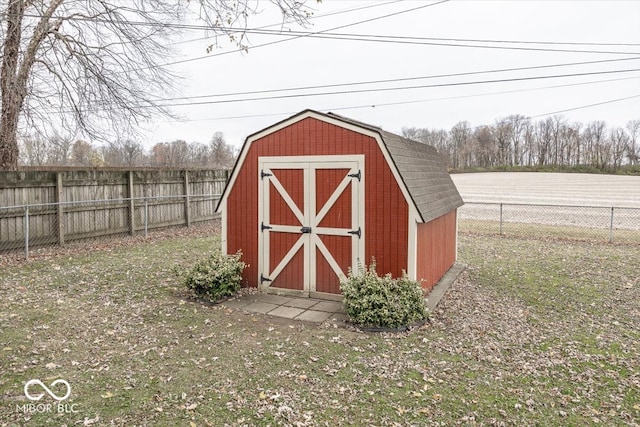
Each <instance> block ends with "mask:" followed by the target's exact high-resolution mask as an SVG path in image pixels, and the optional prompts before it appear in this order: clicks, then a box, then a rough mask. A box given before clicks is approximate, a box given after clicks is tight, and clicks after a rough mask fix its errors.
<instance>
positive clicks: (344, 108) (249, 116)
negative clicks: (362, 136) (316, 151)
mask: <svg viewBox="0 0 640 427" xmlns="http://www.w3.org/2000/svg"><path fill="white" fill-rule="evenodd" d="M636 78H637V77H623V78H618V79H606V80H595V81H590V82H581V83H568V84H562V85H552V86H542V87H536V88H529V89H514V90H505V91H498V92H485V93H476V94H469V95H459V96H447V97H441V98H429V99H418V100H411V101H398V102H385V103H370V104H365V105H352V106H349V107H335V108H322V109H321V110H322V111H340V110H356V109H362V108H378V107H389V106H396V105H406V104H419V103H423V102H434V101H449V100H454V99H464V98H477V97H482V96H491V95H502V94H508V93H520V92H531V91H537V90H546V89H557V88H562V87H572V86H584V85H590V84H599V83H609V82H615V81H622V80H632V79H636ZM295 113H297V111H293V112H280V113H265V114H250V115H240V116H225V117H210V118H206V119H187V120H168V121H165V122H163V123H187V122H202V121H214V120H230V119H244V118H255V117H270V116H284V115H291V114H295Z"/></svg>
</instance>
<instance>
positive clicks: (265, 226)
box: [260, 222, 273, 231]
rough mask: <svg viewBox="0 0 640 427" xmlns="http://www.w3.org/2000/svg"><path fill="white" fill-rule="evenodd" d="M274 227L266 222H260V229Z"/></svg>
mask: <svg viewBox="0 0 640 427" xmlns="http://www.w3.org/2000/svg"><path fill="white" fill-rule="evenodd" d="M272 228H273V227H272V226H270V225H264V222H261V223H260V231H264V230H271V229H272Z"/></svg>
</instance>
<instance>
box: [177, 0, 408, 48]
mask: <svg viewBox="0 0 640 427" xmlns="http://www.w3.org/2000/svg"><path fill="white" fill-rule="evenodd" d="M401 1H404V0H392V1H388V2H384V3H382V2H379V1H378V2H375V3H373V4H368V5H365V6H359V7H354V8H348V9H342V10H337V11H335V12H330V13H324V14H321V15H313V16H311V17H309V18H308V19H309V20H310V21H311V20H316V19H322V18H326V17H329V16H335V15H342V14H343V13H351V12H357V11H359V10H364V9H373V8H374V7H380V6H387V5H390V4H393V3H398V2H401ZM277 26H282V23H275V24H269V25H264V26H262V27H258V28H256V29H258V30H262V29H267V28H271V27H277ZM203 29H204V30H211V29H212V28H211V27H206V26H203ZM242 31H244V30H243V29H241V28H240V29H238V32H242ZM210 38H211V37H198V38H195V39H189V40H181V41H177V42H174V43H170V45H172V46H173V45H178V44H186V43H191V42H196V41H202V40H209V39H210Z"/></svg>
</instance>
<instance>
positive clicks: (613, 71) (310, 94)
mask: <svg viewBox="0 0 640 427" xmlns="http://www.w3.org/2000/svg"><path fill="white" fill-rule="evenodd" d="M635 71H640V68H633V69H627V70H612V71H596V72H589V73H572V74H556V75H548V76H535V77H517V78H510V79H495V80H479V81H471V82H454V83H437V84H430V85H414V86H401V87H386V88H377V89H354V90H345V91H337V92H336V91H334V92H316V93H303V94H291V95H273V96H264V97H252V98H242V99H224V100H217V101H200V102H190V103H173V104H159V105H158V106H160V107H183V106H193V105H211V104H229V103H236V102H247V101H265V100H273V99H290V98H305V97H310V96H328V95H345V94H356V93H366V92H388V91H396V90H410V89H427V88H438V87H451V86H470V85H478V84H492V83H508V82H519V81H528V80H542V79H553V78H565V77H581V76H593V75H601V74H615V73H628V72H635Z"/></svg>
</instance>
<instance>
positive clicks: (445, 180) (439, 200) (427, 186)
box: [318, 113, 464, 222]
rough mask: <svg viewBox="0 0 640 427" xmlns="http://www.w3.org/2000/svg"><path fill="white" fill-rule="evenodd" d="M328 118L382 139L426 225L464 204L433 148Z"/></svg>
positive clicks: (353, 121) (347, 120) (345, 119)
mask: <svg viewBox="0 0 640 427" xmlns="http://www.w3.org/2000/svg"><path fill="white" fill-rule="evenodd" d="M318 114H321V113H318ZM328 116H330V117H333V118H335V119H338V120H342V121H344V122H346V123H350V124H352V125H355V126H359V127H362V128H365V129H368V130H370V131H373V132H377V133H378V134H379V135H380V138H381V140H382V142H383V143H384V145H385V146H386V147H387V150H388V151H389V155H390V157H391V160H392V161H393V163H394V164H395V166H396V168H397V169H398V173H399V174H400V177H401V178H402V180H403V181H404V184H405V187H406V188H407V191H408V192H409V195H410V196H411V198H412V199H413V203H414V205H415V207H416V209H417V210H418V212H419V214H420V216H421V217H422V220H423V221H424V222H429V221H431V220H433V219H436V218H438V217H439V216H442V215H444V214H445V213H447V212H449V211H451V210H453V209H456V208H459V207H460V206H462V205H463V204H464V202H463V201H462V197H460V193H458V189H457V188H456V186H455V184H454V183H453V180H452V179H451V177H450V176H449V173H448V172H447V167H446V162H445V160H444V158H443V157H442V156H440V154H438V152H437V151H436V149H435V148H433V147H432V146H430V145H427V144H423V143H421V142H417V141H413V140H410V139H407V138H404V137H402V136H400V135H396V134H393V133H391V132H387V131H384V130H382V129H380V128H379V127H376V126H372V125H368V124H366V123H362V122H358V121H356V120H352V119H349V118H346V117H343V116H340V115H337V114H334V113H329V114H328Z"/></svg>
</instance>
